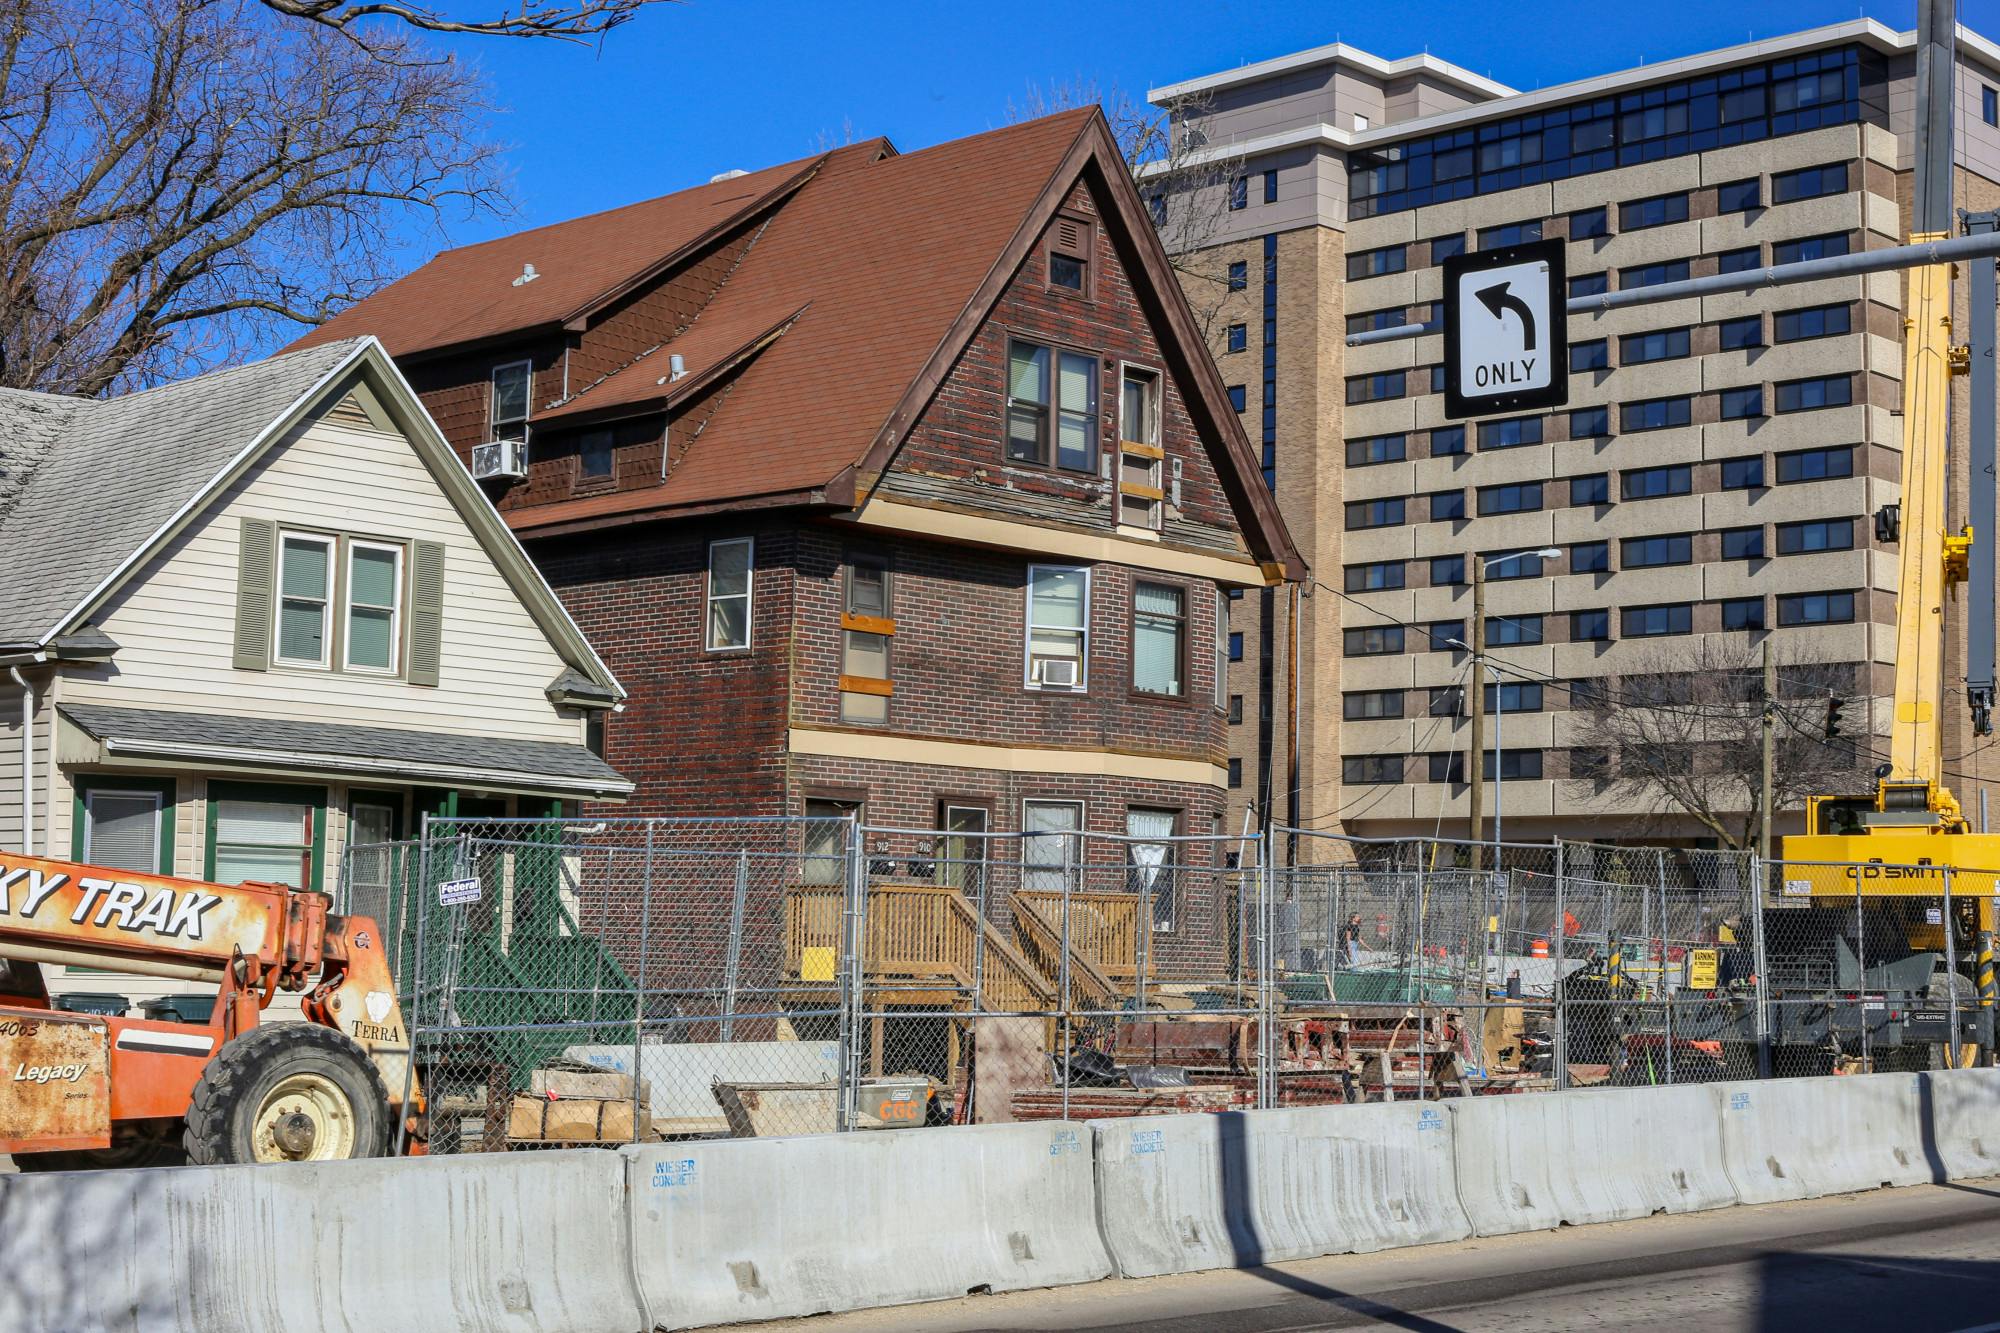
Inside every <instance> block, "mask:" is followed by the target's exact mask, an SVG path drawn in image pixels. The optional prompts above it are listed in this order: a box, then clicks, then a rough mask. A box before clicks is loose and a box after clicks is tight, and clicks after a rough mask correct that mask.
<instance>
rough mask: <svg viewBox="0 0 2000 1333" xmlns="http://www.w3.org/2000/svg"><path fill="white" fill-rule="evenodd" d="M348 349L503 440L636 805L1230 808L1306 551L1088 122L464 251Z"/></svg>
mask: <svg viewBox="0 0 2000 1333" xmlns="http://www.w3.org/2000/svg"><path fill="white" fill-rule="evenodd" d="M361 332H366V333H371V334H374V335H375V336H377V337H379V338H380V339H381V340H382V341H383V342H384V343H385V344H386V345H387V347H388V348H389V350H390V352H391V354H392V355H393V356H394V357H395V358H396V359H397V361H398V363H399V365H400V366H401V367H402V369H403V371H404V373H405V374H406V375H407V376H408V377H409V378H410V381H411V383H412V384H413V385H415V386H416V388H417V389H418V391H419V393H420V394H421V395H422V397H423V399H424V401H425V403H426V405H427V406H428V407H429V408H430V410H431V412H432V413H433V415H434V416H435V417H436V418H437V420H438V422H439V424H440V426H441V427H442V428H443V430H444V432H445V434H446V435H447V437H448V438H449V439H450V441H451V442H452V444H453V446H454V447H455V448H456V449H457V450H458V451H459V452H460V454H461V455H463V456H464V457H465V458H466V459H467V460H468V462H473V456H474V451H475V449H476V448H478V447H479V446H481V445H485V444H487V443H488V442H491V441H503V442H518V447H517V445H516V444H514V443H507V444H505V445H503V447H502V448H501V449H498V450H487V451H484V452H482V454H481V456H480V460H479V462H478V463H477V464H476V465H475V466H474V471H475V473H476V474H481V475H482V476H483V477H484V480H485V484H486V485H487V487H488V490H489V493H490V494H491V495H492V496H493V498H494V500H495V503H496V504H497V505H498V507H499V509H500V512H501V513H502V514H503V515H504V516H505V517H506V519H507V520H508V522H509V523H510V524H511V525H512V527H513V529H514V531H515V532H516V534H517V535H518V536H519V537H520V538H521V539H522V541H523V542H524V543H525V544H526V545H527V547H528V549H529V551H530V553H531V554H532V555H533V557H534V559H535V560H536V562H537V563H538V564H539V565H540V566H541V568H542V570H543V571H544V573H545V574H546V575H547V577H548V579H549V580H550V582H551V583H552V584H553V586H554V587H555V588H556V589H557V591H558V593H559V595H560V596H561V597H562V598H563V600H564V602H565V604H566V605H567V607H568V608H569V610H570V613H571V614H572V615H573V616H574V617H575V618H576V620H577V622H578V623H579V625H581V626H582V628H583V630H584V632H585V633H586V634H587V635H589V637H590V638H591V640H592V642H593V643H595V644H596V645H597V646H598V647H599V649H600V650H601V651H602V652H603V653H604V655H605V658H606V660H607V662H608V663H609V664H610V665H611V668H612V670H613V671H614V672H616V673H617V675H618V678H619V679H620V680H621V681H622V682H623V683H624V685H625V686H626V688H627V689H628V691H629V694H630V697H629V700H628V702H627V703H626V704H625V706H624V707H623V709H622V710H621V711H620V712H619V713H618V714H617V715H615V716H613V717H610V718H608V719H607V722H606V727H605V730H604V733H603V737H602V743H603V747H604V754H605V757H606V758H607V759H608V760H609V761H610V762H611V764H612V765H613V766H615V767H616V768H617V769H618V770H619V771H620V772H622V773H624V774H626V775H627V776H629V777H630V778H632V779H633V780H634V781H635V782H636V783H637V791H636V792H635V793H634V794H633V796H632V798H631V804H630V806H629V812H630V813H635V814H661V815H753V814H783V813H789V814H794V815H798V814H827V813H836V812H844V811H846V810H849V809H854V808H856V807H859V808H860V809H862V810H863V812H864V814H865V817H866V819H867V820H868V821H869V822H870V823H872V824H877V825H894V826H897V827H902V828H916V829H945V828H950V829H953V830H956V831H970V830H986V831H992V832H1008V831H1016V830H1024V829H1025V830H1031V831H1039V830H1059V829H1068V828H1080V829H1085V830H1088V831H1092V832H1104V833H1118V834H1126V833H1132V834H1137V835H1141V836H1160V835H1163V834H1167V833H1175V834H1181V835H1188V834H1208V833H1211V832H1214V831H1219V830H1220V829H1221V825H1222V812H1223V808H1224V799H1225V792H1226V789H1227V786H1228V784H1229V782H1230V780H1231V779H1230V773H1229V770H1228V768H1227V767H1226V747H1225V743H1224V742H1225V727H1226V717H1227V710H1228V706H1229V701H1228V698H1227V696H1226V694H1225V693H1224V692H1223V690H1222V689H1221V686H1220V680H1221V676H1222V674H1223V673H1222V670H1221V668H1222V666H1223V665H1224V662H1225V660H1226V658H1227V656H1228V652H1229V636H1228V631H1227V628H1226V620H1227V611H1228V606H1229V598H1230V596H1231V595H1232V594H1234V593H1236V592H1238V591H1239V590H1241V589H1244V588H1261V587H1265V586H1269V585H1272V584H1276V583H1280V582H1282V581H1284V580H1286V579H1288V578H1296V577H1299V576H1300V575H1301V574H1302V573H1303V567H1302V565H1301V563H1300V560H1299V557H1298V555H1297V553H1296V551H1295V550H1294V548H1293V546H1292V544H1291V541H1290V539H1289V538H1288V536H1287V535H1286V532H1285V530H1284V527H1283V525H1282V523H1281V521H1280V519H1279V517H1278V514H1277V511H1276V509H1275V507H1274V505H1273V503H1272V500H1271V497H1270V495H1269V493H1268V492H1267V490H1266V489H1265V487H1264V484H1263V480H1262V478H1261V476H1260V475H1259V472H1258V465H1257V461H1256V457H1255V455H1254V454H1253V453H1252V452H1251V450H1250V447H1249V445H1248V443H1247V442H1246V440H1245V438H1244V436H1243V433H1242V430H1241V428H1240V426H1239V424H1238V419H1237V415H1236V412H1235V409H1234V408H1233V407H1232V406H1231V404H1230V400H1229V397H1228V394H1227V392H1226V390H1225V388H1224V386H1223V384H1222V382H1221V380H1220V378H1219V377H1218V375H1217V373H1216V371H1215V369H1214V366H1213V363H1212V362H1211V361H1210V359H1209V356H1208V354H1207V352H1206V350H1205V348H1204V346H1203V343H1202V339H1201V337H1200V334H1199V331H1198V330H1197V328H1196V327H1195V323H1194V320H1193V318H1192V316H1191V315H1190V313H1189V311H1188V308H1187V305H1186V303H1185V300H1184V298H1183V297H1182V295H1181V292H1180V288H1179V286H1178V284H1177V283H1176V282H1175V281H1174V279H1173V277H1172V276H1171V274H1170V272H1169V269H1168V264H1167V259H1166V256H1165V254H1164V252H1163V251H1162V249H1161V247H1160V245H1159V243H1158V240H1157V238H1156V236H1155V234H1154V232H1153V229H1152V228H1151V227H1150V226H1149V225H1148V223H1147V220H1146V217H1145V214H1144V205H1143V203H1142V202H1141V200H1140V199H1139V197H1138V195H1137V194H1136V192H1135V191H1134V189H1133V187H1132V185H1131V182H1130V178H1129V176H1128V175H1127V174H1126V170H1125V167H1124V164H1123V162H1122V161H1121V159H1120V157H1119V154H1118V150H1117V147H1116V145H1115V143H1114V142H1113V140H1112V137H1111V135H1110V133H1109V130H1108V128H1107V127H1106V125H1105V123H1104V121H1103V118H1102V117H1101V116H1100V115H1099V114H1097V113H1096V112H1094V111H1089V112H1071V113H1065V114H1062V115H1058V116H1052V117H1049V118H1047V119H1043V120H1038V121H1034V122H1030V123H1027V124H1023V125H1018V126H1014V127H1011V128H1008V129H1003V130H998V131H994V132H991V133H987V134H982V135H978V136H975V137H973V138H969V139H964V140H959V141H956V142H952V143H946V144H942V145H939V146H937V147H934V148H930V149H925V150H923V151H921V152H915V153H909V154H899V153H898V152H897V151H896V150H895V149H894V148H893V147H892V146H891V145H890V144H889V143H888V142H887V141H886V140H881V139H876V140H871V141H868V142H865V143H860V144H854V145H851V146H848V147H844V148H840V149H837V150H834V151H832V152H829V153H826V154H824V155H821V156H818V157H814V158H811V159H808V160H805V161H801V162H795V163H790V164H787V165H783V166H778V167H772V168H769V169H766V170H763V171H758V172H754V173H749V174H741V173H736V174H731V175H729V176H727V177H719V178H717V179H716V180H714V181H712V182H710V183H709V184H707V185H704V186H700V187H697V188H694V189H690V190H684V191H681V192H680V193H677V194H672V195H668V196H666V197H664V198H660V199H655V200H651V201H647V202H644V203H639V204H634V205H631V206H629V207H625V208H620V209H615V210H612V211H610V212H607V213H602V214H597V215H594V216H591V217H585V218H580V219H577V220H575V221H571V222H565V223H559V224H556V225H554V226H550V227H545V228H541V229H539V230H535V231H529V232H524V233H521V234H519V235H515V236H510V237H506V238H504V239H501V240H496V241H492V242H488V243H486V244H482V245H476V246H469V247H465V248H462V249H458V250H454V251H450V252H447V253H445V254H442V255H440V256H438V257H437V258H436V259H434V260H432V261H431V262H430V263H429V264H427V265H425V266H424V267H423V268H421V269H419V270H418V271H417V272H415V273H413V274H411V275H410V276H408V277H406V278H404V279H403V280H402V281H400V282H398V283H396V284H394V285H393V286H391V287H389V288H387V289H386V290H385V291H383V292H381V293H380V294H378V295H376V296H375V297H373V298H371V299H369V300H367V301H364V302H362V303H361V304H359V305H357V306H355V307H354V308H352V309H351V310H349V311H347V312H346V313H344V314H343V315H341V316H340V317H339V318H338V319H336V320H334V321H333V322H332V323H330V324H329V325H327V326H326V327H324V328H322V329H320V330H318V331H316V332H315V333H314V334H312V335H311V336H310V337H309V338H308V339H306V340H305V341H306V342H308V343H312V342H318V341H323V340H326V339H332V338H339V337H344V336H352V335H354V334H356V333H361ZM517 452H518V454H519V455H520V456H521V459H522V461H521V465H520V466H519V468H518V469H515V468H514V467H513V466H512V464H513V463H514V462H515V458H514V457H513V455H515V454H516V453H517ZM494 454H505V455H507V456H506V457H503V458H498V459H495V458H493V457H491V456H490V455H494ZM496 464H499V465H502V466H499V467H498V470H497V472H493V474H492V475H486V474H488V473H489V472H490V471H492V470H493V469H494V468H495V466H496ZM515 471H518V474H519V475H517V476H516V475H507V474H509V473H513V472H515ZM1191 855H1199V856H1202V857H1204V858H1205V857H1207V856H1209V851H1208V850H1207V849H1202V850H1200V851H1199V852H1196V853H1191ZM1031 859H1032V856H1031ZM1177 912H1178V913H1181V914H1182V915H1183V916H1184V922H1183V924H1182V926H1181V929H1182V933H1183V935H1184V936H1191V935H1195V934H1197V933H1206V932H1208V931H1210V930H1212V929H1214V928H1216V927H1217V926H1218V925H1219V922H1218V921H1217V920H1216V919H1215V918H1216V915H1217V913H1216V910H1215V908H1214V906H1213V904H1194V903H1188V904H1179V905H1176V904H1174V903H1171V902H1166V903H1161V904H1160V905H1159V906H1158V907H1156V917H1157V919H1158V921H1159V923H1160V924H1161V925H1162V926H1165V927H1167V928H1168V929H1173V928H1175V920H1174V919H1175V916H1176V914H1177ZM1204 917H1206V918H1208V919H1206V920H1204V919H1202V918H1204ZM1211 938H1212V936H1211Z"/></svg>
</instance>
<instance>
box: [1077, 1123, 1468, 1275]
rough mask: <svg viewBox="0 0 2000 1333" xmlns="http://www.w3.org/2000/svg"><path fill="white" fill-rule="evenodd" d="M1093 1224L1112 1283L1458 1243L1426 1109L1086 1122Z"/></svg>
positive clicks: (1440, 1152)
mask: <svg viewBox="0 0 2000 1333" xmlns="http://www.w3.org/2000/svg"><path fill="white" fill-rule="evenodd" d="M1090 1128H1091V1131H1092V1133H1093V1134H1094V1135H1095V1137H1096V1140H1097V1155H1098V1168H1097V1173H1098V1191H1099V1214H1098V1216H1099V1220H1100V1223H1101V1225H1102V1226H1103V1229H1104V1238H1105V1244H1106V1245H1107V1246H1108V1247H1109V1249H1110V1251H1111V1255H1112V1258H1113V1259H1114V1260H1115V1261H1116V1262H1117V1265H1118V1271H1119V1272H1120V1273H1122V1274H1123V1275H1125V1276H1126V1277H1152V1276H1156V1275H1158V1274H1161V1273H1190V1272H1196V1271H1199V1270H1202V1269H1208V1268H1244V1267H1251V1266H1255V1265H1258V1264H1265V1263H1271V1262H1274V1261H1277V1260H1282V1259H1304V1258H1309V1257H1312V1256H1314V1255H1322V1254H1342V1253H1347V1252H1359V1251H1368V1250H1380V1249H1387V1248H1390V1247H1392V1246H1397V1245H1421V1244H1425V1243H1427V1242H1431V1241H1444V1240H1459V1239H1462V1238H1464V1237H1466V1236H1469V1235H1471V1234H1472V1226H1471V1223H1470V1222H1469V1221H1468V1220H1467V1219H1466V1216H1465V1210H1464V1209H1463V1208H1461V1207H1460V1206H1459V1202H1458V1193H1457V1190H1456V1187H1455V1185H1454V1183H1453V1175H1452V1171H1453V1163H1452V1142H1451V1140H1452V1124H1451V1117H1450V1115H1449V1113H1448V1112H1447V1111H1446V1110H1445V1109H1444V1108H1443V1107H1441V1106H1438V1105H1436V1104H1430V1105H1425V1104H1421V1103H1416V1102H1405V1103H1396V1104H1390V1105H1375V1106H1326V1107H1307V1108H1297V1109H1287V1110H1275V1111H1243V1112H1230V1113H1224V1114H1218V1115H1191V1116H1162V1117H1157V1118H1153V1117H1147V1118H1143V1119H1133V1120H1098V1121H1092V1122H1091V1126H1090Z"/></svg>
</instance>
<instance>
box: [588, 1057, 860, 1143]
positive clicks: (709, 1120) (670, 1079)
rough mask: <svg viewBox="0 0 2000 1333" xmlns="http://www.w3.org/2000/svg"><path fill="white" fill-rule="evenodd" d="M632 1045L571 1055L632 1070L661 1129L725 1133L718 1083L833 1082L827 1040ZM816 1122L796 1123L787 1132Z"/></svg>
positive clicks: (835, 1070)
mask: <svg viewBox="0 0 2000 1333" xmlns="http://www.w3.org/2000/svg"><path fill="white" fill-rule="evenodd" d="M632 1052H633V1048H632V1047H631V1046H571V1047H569V1048H568V1049H567V1050H565V1051H564V1052H563V1054H564V1055H565V1056H567V1057H568V1058H569V1059H572V1060H579V1061H582V1062H583V1063H584V1064H589V1065H596V1066H597V1067H598V1068H599V1069H611V1070H616V1071H618V1072H620V1073H627V1074H629V1073H634V1072H636V1073H637V1074H638V1075H639V1076H640V1077H641V1078H643V1079H644V1080H645V1081H646V1083H647V1084H648V1085H649V1087H650V1091H651V1094H652V1095H651V1098H650V1104H651V1106H652V1111H653V1127H654V1128H655V1129H657V1130H658V1131H659V1132H660V1133H662V1134H727V1133H729V1132H730V1128H729V1119H728V1117H727V1116H725V1115H724V1114H723V1111H722V1107H721V1106H719V1105H717V1103H716V1100H715V1085H716V1084H717V1083H832V1082H833V1081H834V1080H835V1079H836V1078H837V1077H838V1076H839V1071H840V1048H839V1047H838V1046H837V1045H835V1044H834V1043H833V1042H830V1041H717V1042H649V1043H647V1044H646V1045H643V1046H641V1047H639V1048H638V1052H639V1061H638V1065H639V1067H638V1069H637V1070H636V1071H635V1070H634V1069H633V1067H632ZM816 1128H817V1126H808V1125H804V1124H801V1125H800V1126H799V1127H798V1128H795V1129H793V1130H792V1131H791V1132H792V1133H795V1134H796V1133H801V1132H807V1131H809V1130H811V1129H816Z"/></svg>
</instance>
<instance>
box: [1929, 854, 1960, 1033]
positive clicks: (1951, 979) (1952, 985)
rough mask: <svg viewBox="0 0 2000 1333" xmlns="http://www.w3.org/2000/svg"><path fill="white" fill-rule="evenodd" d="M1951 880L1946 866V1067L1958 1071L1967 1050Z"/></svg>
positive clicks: (1942, 917)
mask: <svg viewBox="0 0 2000 1333" xmlns="http://www.w3.org/2000/svg"><path fill="white" fill-rule="evenodd" d="M1951 880H1952V874H1951V867H1950V866H1946V867H1944V910H1943V912H1942V913H1941V914H1940V915H1939V917H1938V921H1939V924H1940V925H1942V926H1943V928H1944V972H1945V1010H1946V1014H1947V1022H1948V1027H1947V1028H1946V1031H1948V1032H1949V1033H1950V1034H1951V1036H1950V1038H1949V1040H1947V1042H1946V1043H1945V1048H1944V1049H1945V1060H1944V1067H1945V1068H1946V1069H1957V1068H1958V1067H1959V1064H1958V1062H1959V1057H1960V1056H1961V1055H1963V1054H1964V1050H1965V1048H1964V1047H1963V1046H1962V1045H1961V1044H1960V1043H1959V1040H1958V941H1957V940H1955V939H1954V938H1953V936H1954V935H1955V934H1956V933H1957V930H1956V923H1955V922H1954V921H1953V920H1952V916H1951ZM1926 998H1928V997H1926Z"/></svg>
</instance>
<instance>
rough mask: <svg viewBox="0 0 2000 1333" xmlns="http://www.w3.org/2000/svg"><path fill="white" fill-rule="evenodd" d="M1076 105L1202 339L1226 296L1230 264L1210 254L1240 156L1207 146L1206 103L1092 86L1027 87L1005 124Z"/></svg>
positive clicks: (1197, 98) (1197, 97)
mask: <svg viewBox="0 0 2000 1333" xmlns="http://www.w3.org/2000/svg"><path fill="white" fill-rule="evenodd" d="M1081 106H1096V107H1099V108H1101V109H1102V110H1103V112H1104V118H1105V120H1106V121H1107V122H1108V123H1109V124H1110V126H1111V135H1112V137H1113V138H1114V139H1115V140H1117V142H1118V148H1119V151H1120V152H1121V153H1122V154H1123V155H1124V158H1125V165H1126V168H1127V169H1128V170H1129V171H1131V173H1132V179H1133V182H1134V183H1135V184H1136V185H1137V186H1138V187H1139V193H1140V195H1141V196H1142V197H1143V198H1144V199H1145V200H1146V207H1147V209H1148V211H1149V213H1150V214H1151V216H1152V219H1153V226H1154V228H1155V230H1157V231H1158V232H1159V234H1160V241H1161V243H1162V244H1163V245H1164V246H1165V247H1166V251H1167V256H1168V259H1169V260H1170V261H1171V262H1172V264H1173V266H1174V271H1175V273H1176V275H1177V276H1178V277H1179V278H1180V281H1181V288H1182V290H1183V291H1185V292H1186V293H1187V297H1188V303H1189V305H1191V306H1192V307H1193V309H1194V312H1195V317H1196V319H1197V320H1198V321H1200V324H1201V329H1202V333H1203V334H1204V335H1206V334H1208V333H1210V332H1211V331H1212V327H1211V326H1212V325H1213V324H1214V322H1215V318H1216V315H1217V313H1218V312H1219V311H1220V309H1221V306H1222V302H1223V299H1224V298H1225V297H1226V296H1227V295H1228V292H1229V285H1228V273H1227V270H1228V267H1229V264H1228V260H1227V259H1226V258H1225V257H1223V256H1222V255H1219V254H1217V253H1214V252H1213V251H1212V250H1211V249H1210V247H1211V246H1212V245H1214V244H1215V242H1216V240H1217V239H1218V237H1219V235H1220V233H1221V231H1222V224H1223V220H1224V218H1225V217H1226V216H1227V215H1228V211H1229V189H1230V184H1231V182H1232V181H1233V180H1234V179H1235V178H1236V177H1237V176H1239V175H1241V174H1242V171H1243V155H1242V154H1241V153H1239V152H1237V151H1235V150H1234V149H1233V148H1230V147H1228V146H1226V145H1215V144H1211V143H1209V141H1208V138H1207V136H1206V134H1205V133H1204V131H1203V125H1204V123H1205V122H1206V120H1207V118H1208V115H1209V113H1210V111H1211V110H1212V103H1211V101H1210V99H1208V98H1207V97H1206V96H1204V95H1195V96H1189V97H1185V98H1182V99H1180V100H1178V101H1176V102H1174V103H1172V104H1171V105H1169V106H1166V107H1159V106H1154V105H1153V104H1152V103H1150V102H1142V101H1138V100H1136V99H1134V98H1133V97H1131V96H1129V95H1128V94H1126V93H1125V92H1124V91H1123V90H1121V89H1119V88H1117V87H1116V86H1113V87H1112V88H1110V89H1108V90H1107V89H1103V88H1100V87H1099V86H1098V85H1097V84H1096V83H1095V82H1093V81H1090V80H1082V79H1079V80H1072V81H1070V82H1066V83H1060V84H1056V85H1054V86H1052V87H1050V88H1047V89H1044V88H1042V87H1041V86H1040V85H1036V84H1031V85H1029V87H1028V91H1027V94H1026V96H1025V97H1024V98H1023V99H1022V100H1021V101H1019V102H1014V101H1011V100H1010V101H1009V102H1008V104H1007V119H1008V120H1009V121H1010V122H1017V121H1023V120H1032V119H1035V118H1036V117H1038V116H1049V115H1054V114H1055V113H1057V112H1059V111H1068V110H1071V109H1073V108H1075V107H1081Z"/></svg>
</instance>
